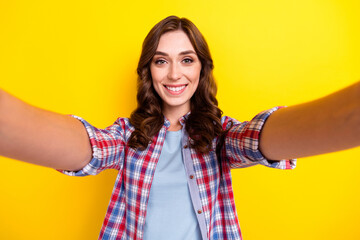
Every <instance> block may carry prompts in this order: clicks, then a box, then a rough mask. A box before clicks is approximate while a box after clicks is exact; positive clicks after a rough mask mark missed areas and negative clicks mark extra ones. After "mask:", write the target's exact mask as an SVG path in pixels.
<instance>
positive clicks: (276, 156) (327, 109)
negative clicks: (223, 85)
mask: <svg viewBox="0 0 360 240" xmlns="http://www.w3.org/2000/svg"><path fill="white" fill-rule="evenodd" d="M212 69H213V64H212V59H211V56H210V52H209V49H208V46H207V44H206V42H205V39H204V38H203V36H202V35H201V33H200V32H199V31H198V29H197V28H196V27H195V26H194V25H193V24H192V23H191V22H190V21H189V20H187V19H180V18H178V17H175V16H171V17H168V18H166V19H164V20H162V21H161V22H159V23H158V24H157V25H156V26H154V28H153V29H152V30H151V31H150V32H149V34H148V36H147V37H146V39H145V41H144V44H143V50H142V53H141V57H140V61H139V65H138V71H137V72H138V75H139V78H138V95H137V99H138V108H137V109H136V110H135V111H134V112H133V113H132V115H131V117H130V118H129V119H127V118H119V119H118V120H117V121H116V122H115V123H114V124H113V125H111V126H110V127H108V128H107V129H105V130H101V129H97V128H95V127H93V126H91V125H90V124H89V123H87V122H86V121H85V120H83V119H81V118H79V117H76V116H73V117H70V116H63V115H59V114H56V113H52V112H48V111H44V110H41V109H38V108H34V107H32V106H29V105H27V104H25V103H23V102H22V101H20V100H18V99H16V98H14V97H12V96H10V95H9V94H7V93H5V92H3V91H1V92H0V136H1V137H0V154H1V155H3V156H7V157H12V158H16V159H20V160H23V161H27V162H31V163H35V164H39V165H43V166H48V167H52V168H56V169H61V171H62V172H64V173H66V174H68V175H74V176H84V175H89V174H91V175H94V174H97V173H99V172H100V171H102V170H104V169H108V168H113V169H117V170H118V171H119V173H118V177H117V179H116V182H115V186H114V191H113V195H112V197H111V201H110V204H109V207H108V210H107V214H106V217H105V220H104V224H103V227H102V230H101V233H100V236H99V238H100V239H241V232H240V228H239V224H238V219H237V216H236V209H235V204H234V198H233V192H232V186H231V177H230V169H231V168H235V167H247V166H252V165H256V164H262V165H265V166H269V167H275V168H280V169H291V168H293V167H295V160H294V159H293V158H296V157H304V156H310V155H315V154H321V153H326V152H331V151H337V150H342V149H346V148H351V147H355V146H358V145H360V137H359V136H360V134H359V133H360V128H359V126H360V124H359V123H360V106H359V105H360V104H359V103H360V101H359V99H360V84H359V83H357V84H354V85H353V86H350V87H348V88H346V89H343V90H341V91H339V92H337V93H334V94H331V95H329V96H327V97H325V98H322V99H319V100H316V101H313V102H309V103H305V104H301V105H298V106H293V107H288V108H281V109H280V108H279V107H276V108H273V109H270V110H267V111H264V112H262V113H260V114H258V115H256V116H255V117H254V118H253V119H252V120H251V121H250V122H242V123H240V122H237V121H236V120H234V119H231V118H229V117H226V116H225V117H221V111H220V109H219V108H218V107H217V100H216V98H215V94H216V85H215V82H214V78H213V75H212ZM23 119H26V120H27V121H23ZM79 120H80V121H79ZM84 126H85V128H84ZM260 134H261V138H260ZM340 139H341V140H340ZM287 159H288V160H287Z"/></svg>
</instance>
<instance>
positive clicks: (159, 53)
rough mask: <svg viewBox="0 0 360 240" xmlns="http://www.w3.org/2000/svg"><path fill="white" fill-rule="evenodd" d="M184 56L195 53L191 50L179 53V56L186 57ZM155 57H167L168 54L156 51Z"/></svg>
mask: <svg viewBox="0 0 360 240" xmlns="http://www.w3.org/2000/svg"><path fill="white" fill-rule="evenodd" d="M186 54H196V52H194V51H193V50H187V51H183V52H180V53H179V55H186ZM155 55H162V56H169V54H167V53H165V52H161V51H156V52H155Z"/></svg>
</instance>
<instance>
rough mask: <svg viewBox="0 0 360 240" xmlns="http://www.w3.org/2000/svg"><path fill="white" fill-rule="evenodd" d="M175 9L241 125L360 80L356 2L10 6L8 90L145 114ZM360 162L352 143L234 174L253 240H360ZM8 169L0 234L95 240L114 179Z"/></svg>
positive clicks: (3, 48) (47, 104) (106, 121)
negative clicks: (200, 45) (153, 61)
mask: <svg viewBox="0 0 360 240" xmlns="http://www.w3.org/2000/svg"><path fill="white" fill-rule="evenodd" d="M172 14H174V15H179V16H182V17H187V18H189V19H191V20H192V21H193V22H194V23H195V24H196V25H197V26H198V27H199V29H200V30H201V31H202V33H203V34H204V35H205V37H206V39H207V41H208V43H209V45H210V49H211V52H212V55H213V58H214V63H215V76H216V79H217V83H218V87H219V91H218V100H219V102H220V107H221V108H222V110H223V111H224V114H226V115H229V116H232V117H235V118H237V119H239V120H249V119H250V118H251V117H252V116H254V115H255V114H256V113H258V112H259V111H261V110H265V109H268V108H271V107H273V106H277V105H292V104H297V103H301V102H304V101H309V100H312V99H315V98H318V97H321V96H324V95H326V94H329V93H331V92H333V91H336V90H337V89H340V88H342V87H345V86H347V85H350V84H352V83H354V82H356V81H357V80H358V79H359V78H360V68H359V66H360V47H359V43H360V34H359V29H360V2H359V1H358V0H353V1H350V0H349V1H343V0H302V1H289V0H278V1H271V0H256V1H253V0H246V1H236V0H231V1H227V0H224V1H221V2H220V1H188V0H183V1H176V2H175V1H174V2H173V1H161V0H159V1H145V0H144V1H104V0H98V1H89V0H87V1H84V0H79V1H73V0H62V1H45V0H31V1H30V0H29V1H25V0H23V1H21V0H17V1H16V0H1V1H0V87H2V88H4V89H5V90H7V91H9V92H11V93H12V94H14V95H16V96H18V97H20V98H21V99H23V100H25V101H27V102H29V103H31V104H33V105H35V106H39V107H42V108H45V109H50V110H53V111H56V112H60V113H66V114H68V113H71V114H76V115H79V116H82V117H84V118H85V119H87V120H88V121H89V122H91V123H92V124H94V125H95V126H97V127H106V126H107V125H110V124H112V122H113V121H114V120H115V119H116V118H117V117H119V116H122V117H127V116H129V114H130V113H131V111H132V110H133V109H134V108H135V106H136V102H135V94H136V92H135V87H136V74H135V69H136V65H137V61H138V58H139V54H140V48H141V44H142V41H143V39H144V37H145V36H146V34H147V32H148V31H149V30H150V28H151V27H152V26H153V25H154V24H155V23H157V22H158V21H160V20H161V19H162V18H164V17H166V16H168V15H172ZM24 121H26V119H24ZM359 160H360V149H359V148H355V149H352V150H347V151H342V152H339V153H332V154H326V155H322V156H316V157H309V158H305V159H299V161H298V167H297V168H296V169H295V170H292V171H280V170H274V169H269V168H266V167H262V166H256V167H252V168H247V169H241V170H234V171H233V172H232V173H233V186H234V191H235V199H236V206H237V209H238V215H239V220H240V225H241V228H242V233H243V236H244V239H245V240H264V239H276V240H289V239H291V240H292V239H293V240H297V239H299V240H300V239H307V240H311V239H314V240H315V239H327V240H331V239H347V240H351V239H354V240H355V239H360V228H359V222H360V204H359V202H360V189H359V183H360V177H359V174H358V171H359V167H360V161H359ZM0 161H1V162H0V163H1V170H0V172H1V174H0V178H1V179H0V191H1V202H0V239H6V240H12V239H16V240H25V239H27V240H28V239H41V240H42V239H67V240H72V239H97V237H98V234H99V231H100V228H101V225H102V222H103V219H104V216H105V212H106V209H107V204H108V202H109V199H110V195H111V191H112V187H113V184H114V181H115V177H116V172H115V171H105V172H103V173H101V174H100V175H98V176H90V177H85V178H76V177H68V176H65V175H62V174H60V173H58V172H56V171H55V170H52V169H48V168H44V167H39V166H34V165H31V164H27V163H22V162H19V161H15V160H10V159H5V158H3V157H2V158H0ZM169 239H170V238H169Z"/></svg>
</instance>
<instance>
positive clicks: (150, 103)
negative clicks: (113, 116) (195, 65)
mask: <svg viewBox="0 0 360 240" xmlns="http://www.w3.org/2000/svg"><path fill="white" fill-rule="evenodd" d="M175 30H182V31H184V32H185V33H186V35H187V36H188V38H189V40H190V42H191V44H192V46H193V47H194V49H195V52H196V53H197V56H198V58H199V59H200V61H201V72H200V79H199V85H198V87H197V89H196V91H195V93H194V95H193V96H192V97H191V99H190V110H191V113H190V114H189V116H188V117H187V119H186V122H185V125H186V131H187V132H188V133H189V136H190V138H191V139H192V141H191V142H190V146H191V147H193V148H195V149H196V151H198V152H200V153H207V152H209V151H210V150H211V148H212V146H211V143H212V141H213V139H214V138H216V137H219V136H221V135H222V133H223V129H222V126H221V115H222V111H221V110H220V109H219V108H218V102H217V100H216V97H215V95H216V91H217V87H216V83H215V79H214V76H213V72H212V70H213V69H214V65H213V60H212V58H211V55H210V51H209V47H208V45H207V43H206V41H205V38H204V37H203V36H202V34H201V33H200V31H199V30H198V29H197V27H196V26H195V25H194V24H193V23H192V22H191V21H190V20H188V19H186V18H179V17H177V16H169V17H167V18H165V19H163V20H162V21H160V22H159V23H157V24H156V25H155V26H154V27H153V28H152V29H151V30H150V32H149V33H148V35H147V36H146V38H145V40H144V42H143V46H142V52H141V56H140V60H139V63H138V67H137V74H138V80H137V81H138V82H137V84H138V85H137V102H138V106H137V108H136V109H135V111H134V112H133V113H132V114H131V116H130V123H131V124H132V125H133V126H134V127H135V130H134V132H133V133H132V135H131V136H130V139H129V142H128V145H129V146H130V147H132V148H139V149H140V150H144V149H145V148H146V147H147V146H148V144H149V142H151V139H152V137H153V136H154V135H155V134H157V133H158V132H159V131H160V129H161V127H162V126H163V124H164V116H163V113H162V100H161V98H160V97H159V95H158V94H157V93H156V91H155V89H154V87H153V84H152V78H151V72H150V64H151V61H152V58H153V57H154V55H155V52H156V49H157V47H158V44H159V40H160V37H161V36H162V35H163V34H164V33H166V32H169V31H175Z"/></svg>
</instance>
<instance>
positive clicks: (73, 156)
mask: <svg viewBox="0 0 360 240" xmlns="http://www.w3.org/2000/svg"><path fill="white" fill-rule="evenodd" d="M91 153H92V150H91V147H90V142H89V138H88V136H87V133H86V130H85V128H84V126H83V125H82V124H81V123H80V122H79V121H78V120H76V119H74V118H72V117H70V116H66V115H61V114H57V113H53V112H50V111H46V110H43V109H39V108H36V107H33V106H31V105H29V104H26V103H24V102H22V101H21V100H19V99H17V98H15V97H14V96H11V95H10V94H8V93H6V92H5V91H3V90H1V89H0V155H2V156H5V157H10V158H14V159H18V160H22V161H25V162H29V163H34V164H37V165H42V166H46V167H51V168H56V169H64V170H79V169H81V168H82V167H83V166H85V165H86V164H87V163H88V162H89V161H90V160H91Z"/></svg>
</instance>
